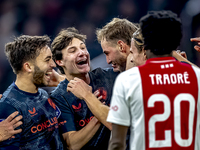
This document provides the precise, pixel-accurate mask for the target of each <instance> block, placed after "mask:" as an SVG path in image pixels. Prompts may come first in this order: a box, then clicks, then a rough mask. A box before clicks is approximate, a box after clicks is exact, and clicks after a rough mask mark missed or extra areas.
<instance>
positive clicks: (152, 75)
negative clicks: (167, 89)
mask: <svg viewBox="0 0 200 150" xmlns="http://www.w3.org/2000/svg"><path fill="white" fill-rule="evenodd" d="M149 77H150V78H151V84H153V85H154V84H155V82H154V78H153V77H154V74H150V75H149Z"/></svg>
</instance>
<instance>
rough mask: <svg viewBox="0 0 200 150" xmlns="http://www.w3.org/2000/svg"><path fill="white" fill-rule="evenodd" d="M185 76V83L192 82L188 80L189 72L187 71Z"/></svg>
mask: <svg viewBox="0 0 200 150" xmlns="http://www.w3.org/2000/svg"><path fill="white" fill-rule="evenodd" d="M183 76H184V81H185V84H190V81H188V80H187V79H188V76H189V74H188V73H187V72H184V74H183Z"/></svg>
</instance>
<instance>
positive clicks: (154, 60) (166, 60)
mask: <svg viewBox="0 0 200 150" xmlns="http://www.w3.org/2000/svg"><path fill="white" fill-rule="evenodd" d="M175 61H176V59H175V58H174V57H156V58H150V59H148V60H147V61H146V63H169V62H175Z"/></svg>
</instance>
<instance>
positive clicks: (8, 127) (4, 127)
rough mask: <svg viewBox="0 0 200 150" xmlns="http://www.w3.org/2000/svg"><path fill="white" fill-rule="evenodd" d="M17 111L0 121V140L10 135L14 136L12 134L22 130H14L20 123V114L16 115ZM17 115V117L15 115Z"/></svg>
mask: <svg viewBox="0 0 200 150" xmlns="http://www.w3.org/2000/svg"><path fill="white" fill-rule="evenodd" d="M18 114H19V113H18V112H17V111H16V112H13V113H12V114H11V115H9V116H8V117H7V118H6V119H5V120H3V121H2V122H0V142H1V141H4V140H7V139H8V138H10V137H14V136H13V135H14V134H18V133H20V132H22V129H18V130H15V128H17V127H19V126H20V125H22V121H20V120H21V119H22V116H21V115H20V116H17V115H18ZM16 116H17V117H16Z"/></svg>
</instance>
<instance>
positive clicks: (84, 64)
mask: <svg viewBox="0 0 200 150" xmlns="http://www.w3.org/2000/svg"><path fill="white" fill-rule="evenodd" d="M76 65H77V67H78V68H80V69H81V68H84V67H89V60H88V57H84V58H79V59H78V60H77V61H76Z"/></svg>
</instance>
